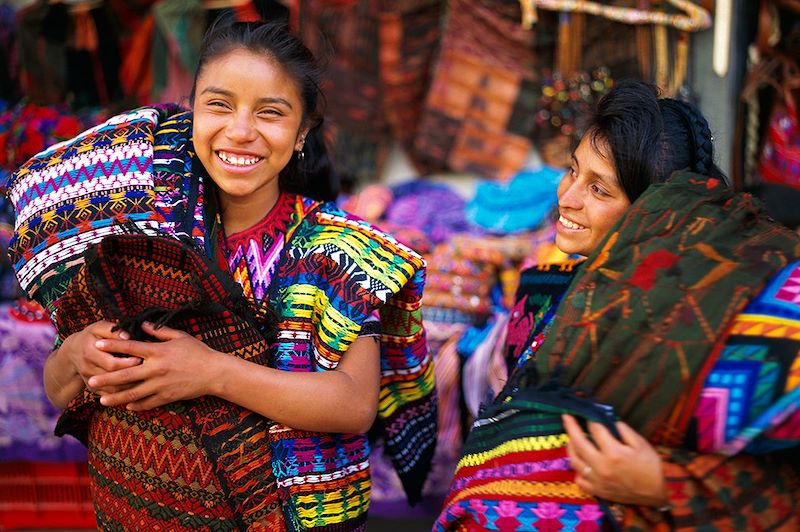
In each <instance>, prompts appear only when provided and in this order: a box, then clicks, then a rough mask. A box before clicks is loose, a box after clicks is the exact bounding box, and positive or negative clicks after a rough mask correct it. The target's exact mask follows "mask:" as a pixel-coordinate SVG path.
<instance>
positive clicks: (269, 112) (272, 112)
mask: <svg viewBox="0 0 800 532" xmlns="http://www.w3.org/2000/svg"><path fill="white" fill-rule="evenodd" d="M258 114H259V115H261V116H283V113H281V112H280V111H279V110H277V109H262V110H261V111H259V112H258Z"/></svg>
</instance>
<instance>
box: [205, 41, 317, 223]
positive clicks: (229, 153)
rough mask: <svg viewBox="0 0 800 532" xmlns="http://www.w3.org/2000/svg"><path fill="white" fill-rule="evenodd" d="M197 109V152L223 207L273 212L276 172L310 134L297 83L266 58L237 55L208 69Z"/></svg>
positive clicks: (240, 51)
mask: <svg viewBox="0 0 800 532" xmlns="http://www.w3.org/2000/svg"><path fill="white" fill-rule="evenodd" d="M193 111H194V136H193V142H194V148H195V151H196V153H197V156H198V158H199V159H200V161H201V162H202V163H203V166H204V167H205V169H206V170H207V171H208V174H209V175H210V176H211V178H212V179H213V180H214V182H215V183H216V184H217V186H218V187H219V193H220V201H221V202H222V207H223V208H226V207H234V206H235V207H236V208H237V209H239V208H253V209H267V211H268V210H269V208H271V207H272V205H273V204H274V203H275V201H276V200H277V197H278V195H279V188H278V173H279V172H280V171H281V170H282V169H283V168H284V166H286V164H287V163H288V162H289V160H290V159H291V157H292V154H293V152H294V151H295V150H299V149H301V148H302V146H303V140H304V138H305V134H306V133H307V129H304V128H301V125H302V118H303V103H302V100H301V97H300V91H299V87H298V84H297V82H296V81H295V80H294V79H293V78H292V77H290V76H289V75H288V74H287V73H286V71H285V70H284V69H283V68H282V67H281V66H280V65H279V64H278V63H277V62H275V61H274V60H273V59H271V58H269V57H268V56H265V55H261V54H257V53H253V52H250V51H247V50H245V49H235V50H233V51H231V52H229V53H227V54H225V55H223V56H220V57H218V58H216V59H213V60H211V61H209V62H208V63H206V65H205V66H204V68H203V70H202V71H201V72H200V75H199V76H198V78H197V86H196V87H195V99H194V104H193ZM267 211H263V212H260V216H259V218H258V219H260V218H261V217H263V216H264V215H265V214H266V212H267ZM229 212H231V211H230V210H229Z"/></svg>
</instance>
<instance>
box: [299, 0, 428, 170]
mask: <svg viewBox="0 0 800 532" xmlns="http://www.w3.org/2000/svg"><path fill="white" fill-rule="evenodd" d="M294 10H295V11H296V12H297V17H298V19H299V28H300V32H301V34H302V35H303V38H304V40H305V42H306V43H307V44H308V46H309V48H310V49H311V50H312V51H313V52H314V53H315V54H316V55H317V56H318V57H328V56H330V55H331V53H330V48H331V47H332V48H333V49H334V50H335V51H336V53H335V56H333V57H331V59H330V62H329V65H328V67H327V71H326V76H327V79H326V92H327V94H328V95H329V97H331V99H332V100H333V99H335V100H336V102H337V104H336V105H330V106H328V109H327V116H326V118H327V119H328V123H329V124H331V125H332V126H333V128H332V129H333V138H334V143H333V150H332V151H333V154H334V158H335V164H336V168H337V171H338V172H339V173H340V174H341V175H343V176H347V177H351V178H353V179H354V180H355V181H356V182H371V181H375V179H376V178H377V177H378V175H379V174H380V172H381V169H382V168H383V165H384V163H385V161H386V155H387V152H388V148H389V146H390V143H391V141H392V140H393V139H396V140H398V141H399V142H400V143H401V144H402V145H403V146H404V147H405V148H406V151H407V153H408V155H409V156H410V157H411V158H412V159H415V162H416V163H420V161H417V160H416V157H415V153H414V151H413V150H411V148H412V146H413V141H414V137H415V135H416V131H417V128H418V126H419V120H420V115H421V112H422V105H423V101H424V98H425V93H426V92H427V90H428V86H429V83H430V72H431V64H432V62H433V57H434V54H435V53H436V52H437V50H438V45H439V38H440V19H441V11H442V2H441V1H440V0H404V1H402V2H374V1H370V0H357V1H354V2H337V1H334V0H328V1H313V2H312V1H307V0H305V1H300V2H297V3H296V4H295V7H294ZM323 37H324V39H323Z"/></svg>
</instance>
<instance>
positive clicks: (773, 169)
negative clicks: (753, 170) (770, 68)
mask: <svg viewBox="0 0 800 532" xmlns="http://www.w3.org/2000/svg"><path fill="white" fill-rule="evenodd" d="M757 175H758V177H760V178H761V180H763V181H764V182H766V183H777V184H781V185H787V186H791V187H794V188H797V189H800V123H798V120H797V112H796V110H795V108H794V106H793V105H792V106H776V108H775V110H774V111H773V113H772V115H771V116H770V118H769V122H768V124H767V131H766V133H765V140H764V147H763V148H762V150H761V157H760V159H759V164H758V169H757Z"/></svg>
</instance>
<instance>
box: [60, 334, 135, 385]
mask: <svg viewBox="0 0 800 532" xmlns="http://www.w3.org/2000/svg"><path fill="white" fill-rule="evenodd" d="M113 329H114V324H113V323H111V322H109V321H98V322H95V323H93V324H91V325H89V326H88V327H86V328H85V329H83V330H82V331H80V332H77V333H75V334H72V335H70V336H68V337H67V339H66V340H64V343H62V344H61V347H59V355H60V356H65V357H67V359H68V360H69V362H70V364H71V365H72V367H73V368H74V370H75V372H76V373H77V374H78V375H80V377H81V379H83V382H84V383H87V382H88V380H89V379H90V378H91V377H93V376H95V375H100V374H103V373H107V372H109V371H116V370H119V369H124V368H130V367H133V366H136V365H138V364H140V363H141V362H142V361H141V359H138V358H131V357H118V356H114V354H113V353H110V352H106V351H102V350H100V349H97V347H96V342H97V341H98V340H99V339H103V338H109V339H112V338H121V339H126V338H128V333H127V332H125V331H121V330H116V331H114V330H113ZM89 389H90V390H91V391H94V392H98V393H104V392H110V391H114V390H113V389H112V390H100V389H93V388H92V387H91V386H90V387H89Z"/></svg>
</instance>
